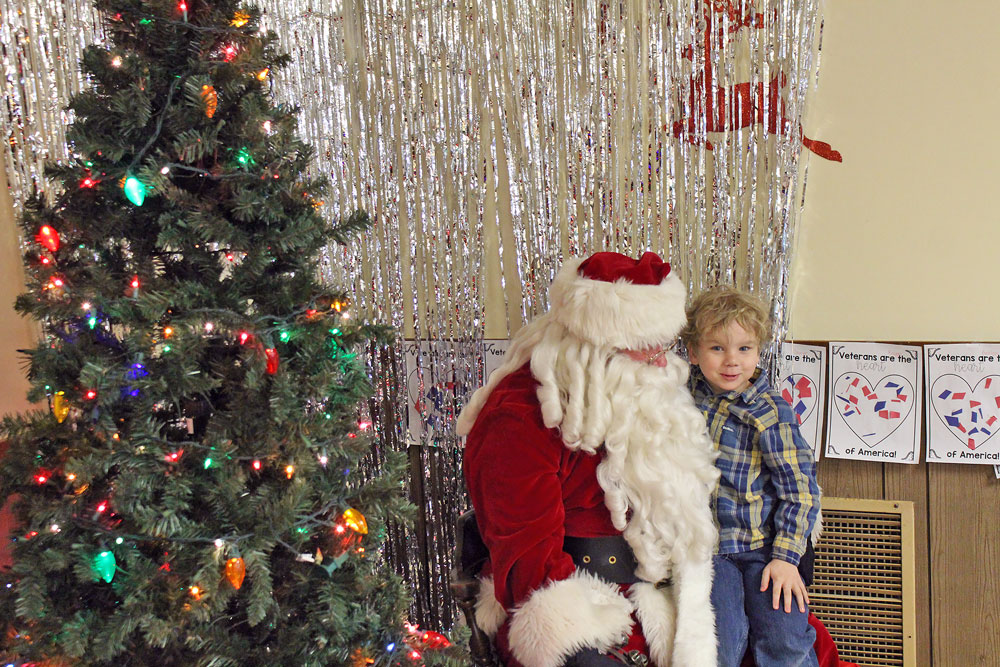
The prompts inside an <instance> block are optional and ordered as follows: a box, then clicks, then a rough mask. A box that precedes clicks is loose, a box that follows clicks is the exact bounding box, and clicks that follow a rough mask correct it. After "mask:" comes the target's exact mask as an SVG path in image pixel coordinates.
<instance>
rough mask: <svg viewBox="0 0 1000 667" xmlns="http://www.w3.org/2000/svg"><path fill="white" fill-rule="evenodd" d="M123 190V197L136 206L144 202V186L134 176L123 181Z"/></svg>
mask: <svg viewBox="0 0 1000 667" xmlns="http://www.w3.org/2000/svg"><path fill="white" fill-rule="evenodd" d="M123 190H125V197H126V198H127V199H128V200H129V201H130V202H132V203H133V204H135V205H136V206H142V202H144V201H146V186H145V185H143V183H142V181H140V180H139V179H138V178H136V177H135V176H129V177H127V178H126V179H125V186H124V187H123Z"/></svg>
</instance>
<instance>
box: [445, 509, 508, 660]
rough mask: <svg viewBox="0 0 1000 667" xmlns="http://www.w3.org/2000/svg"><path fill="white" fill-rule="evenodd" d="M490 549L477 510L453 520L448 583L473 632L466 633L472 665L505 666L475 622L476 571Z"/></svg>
mask: <svg viewBox="0 0 1000 667" xmlns="http://www.w3.org/2000/svg"><path fill="white" fill-rule="evenodd" d="M489 556H490V552H489V550H487V548H486V545H485V544H483V538H482V537H480V535H479V526H478V525H477V524H476V513H475V511H473V510H469V511H467V512H465V513H464V514H462V515H461V516H459V517H458V520H457V521H456V522H455V554H454V559H453V563H454V566H453V567H452V569H451V575H450V579H451V581H450V582H449V583H448V587H449V588H450V589H451V594H452V596H453V597H454V598H455V601H456V602H457V603H458V607H459V609H461V610H462V614H463V615H464V616H465V622H466V623H467V624H468V626H469V629H470V630H471V631H472V635H471V636H470V637H469V652H470V653H471V654H472V664H473V665H475V667H504V666H503V663H502V662H500V659H499V658H497V655H496V651H494V649H493V644H492V643H491V642H490V638H489V637H487V636H486V633H485V632H483V630H482V628H480V627H479V626H478V625H477V624H476V598H477V597H478V594H479V577H478V575H479V571H480V570H481V569H482V567H483V563H485V562H486V560H487V559H488V558H489Z"/></svg>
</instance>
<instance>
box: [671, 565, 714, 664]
mask: <svg viewBox="0 0 1000 667" xmlns="http://www.w3.org/2000/svg"><path fill="white" fill-rule="evenodd" d="M674 595H675V596H676V600H677V633H676V635H675V640H674V657H673V662H672V663H671V664H673V665H675V666H676V667H714V666H715V664H716V649H715V616H714V614H713V613H712V601H711V596H712V560H711V558H708V559H705V560H701V561H688V562H685V563H683V564H680V565H679V566H678V567H676V568H675V569H674Z"/></svg>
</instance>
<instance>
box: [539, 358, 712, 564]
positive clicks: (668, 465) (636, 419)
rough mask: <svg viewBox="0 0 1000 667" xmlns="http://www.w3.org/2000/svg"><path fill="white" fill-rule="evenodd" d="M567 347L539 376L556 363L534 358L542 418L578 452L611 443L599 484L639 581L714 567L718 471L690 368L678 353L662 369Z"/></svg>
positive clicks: (606, 451) (602, 463) (606, 447)
mask: <svg viewBox="0 0 1000 667" xmlns="http://www.w3.org/2000/svg"><path fill="white" fill-rule="evenodd" d="M560 347H562V348H563V349H561V350H559V352H560V353H561V354H558V353H557V354H556V355H554V359H555V360H556V363H555V364H554V366H553V367H550V368H547V369H542V368H537V369H536V366H544V365H546V364H545V361H546V357H547V355H545V354H544V353H543V354H541V355H538V354H537V353H538V352H539V350H538V349H537V348H536V350H535V352H536V354H533V355H532V372H533V373H534V374H535V376H536V378H538V379H539V380H540V381H542V383H543V384H542V386H540V387H539V389H538V396H539V399H540V400H541V402H542V414H543V417H544V418H545V420H546V421H545V423H546V425H547V426H549V427H559V428H560V430H561V432H562V436H563V440H564V442H565V443H566V446H567V447H569V448H570V449H582V450H584V451H588V452H593V451H596V449H597V448H598V447H600V446H601V445H602V444H603V446H604V450H605V458H604V461H602V462H601V464H600V465H599V466H598V468H597V479H598V482H599V483H600V485H601V488H602V489H604V502H605V505H607V507H608V510H610V512H611V519H612V521H613V522H614V525H615V527H616V528H617V529H618V530H621V531H622V532H623V534H624V536H625V539H626V540H627V541H628V543H629V544H630V545H631V547H632V550H633V552H634V553H635V556H636V561H637V562H638V565H639V567H638V569H637V571H636V575H637V576H638V577H640V578H641V579H644V580H646V581H650V582H654V583H655V582H657V581H660V580H662V579H665V578H667V577H669V576H671V574H672V572H673V568H674V567H675V566H677V565H680V564H682V563H685V562H688V561H705V560H706V559H709V558H710V557H711V554H712V550H713V549H714V547H715V543H716V540H717V530H716V526H715V521H714V518H713V516H712V512H711V506H710V502H711V494H712V491H713V490H714V488H715V485H716V483H717V482H718V478H719V473H718V471H717V470H716V468H715V465H714V460H715V456H716V454H715V451H714V447H713V445H712V442H711V440H710V439H709V437H708V433H707V430H706V428H705V419H704V417H703V415H702V413H701V411H700V410H698V408H696V407H695V405H694V401H693V399H692V398H691V395H690V393H688V390H687V386H686V383H687V376H688V366H687V364H686V363H685V362H684V361H682V360H681V359H680V358H678V357H677V356H676V355H674V354H672V353H668V355H667V356H668V360H667V365H666V367H662V368H661V367H657V366H649V365H646V364H643V363H640V362H637V361H634V360H632V359H630V358H629V357H627V356H625V355H623V354H615V353H613V351H610V350H608V351H604V350H600V349H594V348H592V347H590V346H586V345H579V344H575V345H572V344H571V345H568V346H567V345H565V343H564V344H563V345H561V346H560ZM567 347H568V348H569V349H566V348H567ZM550 358H551V357H550ZM536 361H537V362H538V363H536ZM543 378H547V379H549V380H550V381H552V380H554V381H555V382H554V383H552V384H548V385H546V383H545V381H544V380H543Z"/></svg>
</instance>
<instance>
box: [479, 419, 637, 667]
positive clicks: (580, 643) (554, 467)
mask: <svg viewBox="0 0 1000 667" xmlns="http://www.w3.org/2000/svg"><path fill="white" fill-rule="evenodd" d="M565 453H566V449H565V447H564V446H563V444H562V441H561V439H560V438H559V436H558V434H556V432H555V431H552V430H550V429H547V428H545V427H544V425H542V424H541V416H540V415H537V418H534V416H533V415H530V414H527V415H526V414H523V413H522V411H520V410H517V409H512V410H496V411H490V410H486V411H484V413H482V414H480V417H479V419H478V420H477V421H476V425H475V426H474V427H473V429H472V431H471V432H470V433H469V437H468V440H467V443H466V453H465V475H466V483H467V485H468V488H469V495H470V498H471V499H472V504H473V507H474V508H475V510H476V519H477V522H478V524H479V528H480V533H481V534H482V537H483V541H484V542H485V544H486V546H487V548H488V549H489V551H490V562H491V565H492V570H493V577H494V582H493V583H494V586H495V594H496V598H497V600H498V601H499V602H500V603H501V604H502V605H503V606H504V608H506V609H507V610H508V612H509V613H510V614H511V619H510V628H509V632H508V640H509V644H510V648H511V652H512V653H513V654H514V657H516V658H517V659H518V661H520V662H521V663H522V664H523V665H525V666H526V667H558V666H559V665H562V664H563V662H564V661H565V660H566V659H567V658H568V657H570V656H573V655H574V654H575V653H577V652H578V651H579V650H581V649H586V648H597V649H607V648H610V647H612V646H614V645H616V644H618V643H619V642H620V641H621V640H622V637H623V636H627V634H628V632H629V630H630V628H631V625H632V620H631V612H632V605H631V603H629V601H628V600H627V599H626V598H625V597H624V596H622V595H621V594H620V592H619V590H618V586H617V585H614V584H610V583H608V582H606V581H603V580H602V579H600V578H598V577H595V576H593V575H590V574H588V573H586V572H583V571H577V569H576V567H575V566H574V565H573V561H572V559H571V557H570V556H569V554H567V553H566V552H564V551H563V538H564V535H565V533H564V517H565V514H564V507H563V502H562V485H561V481H560V475H559V470H560V463H561V461H562V457H563V456H564V455H565Z"/></svg>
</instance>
